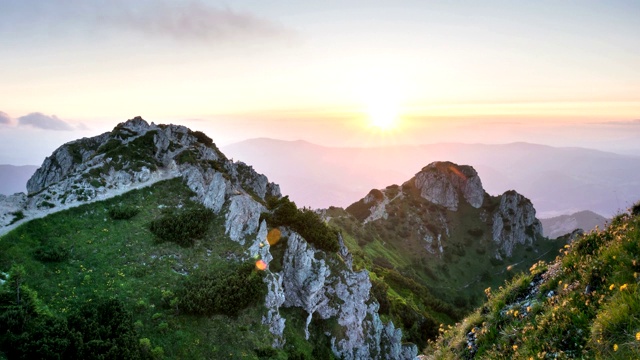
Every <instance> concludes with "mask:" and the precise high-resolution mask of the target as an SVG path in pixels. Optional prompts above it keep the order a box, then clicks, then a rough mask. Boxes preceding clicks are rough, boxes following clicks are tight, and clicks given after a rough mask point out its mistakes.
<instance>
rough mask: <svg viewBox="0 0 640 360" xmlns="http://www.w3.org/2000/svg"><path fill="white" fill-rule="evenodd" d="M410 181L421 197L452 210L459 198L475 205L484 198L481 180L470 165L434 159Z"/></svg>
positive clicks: (479, 204)
mask: <svg viewBox="0 0 640 360" xmlns="http://www.w3.org/2000/svg"><path fill="white" fill-rule="evenodd" d="M409 182H413V185H414V186H415V187H416V188H417V189H418V190H419V191H420V195H421V196H422V197H423V198H425V199H427V200H429V201H430V202H432V203H434V204H438V205H442V206H444V207H446V208H447V209H449V210H451V211H456V210H458V204H459V202H460V197H462V198H463V199H464V200H465V201H467V202H468V203H469V204H470V205H471V206H473V207H475V208H479V207H480V206H482V202H483V201H484V194H485V192H484V189H483V188H482V182H481V181H480V177H478V173H477V172H476V171H475V170H474V169H473V168H472V167H471V166H467V165H462V166H460V165H456V164H453V163H451V162H434V163H431V164H429V165H427V166H425V167H424V168H423V169H422V170H421V171H420V172H419V173H417V174H416V176H415V177H414V178H413V179H412V180H410V181H409Z"/></svg>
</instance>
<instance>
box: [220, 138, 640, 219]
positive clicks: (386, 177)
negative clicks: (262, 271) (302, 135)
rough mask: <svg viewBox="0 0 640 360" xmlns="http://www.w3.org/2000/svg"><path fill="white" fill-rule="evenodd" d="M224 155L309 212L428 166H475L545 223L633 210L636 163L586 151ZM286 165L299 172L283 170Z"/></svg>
mask: <svg viewBox="0 0 640 360" xmlns="http://www.w3.org/2000/svg"><path fill="white" fill-rule="evenodd" d="M223 150H224V151H225V153H226V154H228V155H229V156H233V157H237V158H241V159H244V160H245V161H248V162H250V163H251V164H253V165H254V166H255V167H256V168H257V169H258V170H259V171H261V172H263V173H265V174H269V176H270V177H271V178H272V180H274V181H276V182H277V183H278V184H280V185H281V186H282V187H283V189H284V190H285V191H286V193H288V194H290V195H291V198H292V199H293V200H295V201H296V202H297V203H299V204H301V205H305V206H311V207H314V208H326V207H328V206H331V205H334V206H342V207H346V206H348V205H349V204H351V202H352V199H355V198H357V197H359V196H361V194H363V193H365V192H366V191H368V190H369V189H372V188H375V189H380V188H384V187H385V186H387V185H389V184H399V183H401V182H402V181H404V180H406V179H408V178H410V177H411V176H413V174H414V172H415V169H420V168H421V167H422V166H424V165H425V164H428V163H431V162H434V161H452V162H454V163H458V164H467V165H471V166H473V167H474V169H476V171H478V173H479V174H480V177H481V178H482V180H483V184H484V186H485V190H486V191H487V192H488V193H489V194H492V195H495V194H501V193H503V192H505V191H506V190H509V189H517V190H518V192H519V193H521V194H523V195H525V196H526V197H527V198H529V199H531V201H532V202H533V203H534V204H535V205H536V210H537V211H538V214H539V215H541V216H543V217H552V216H557V215H561V214H570V213H574V212H576V211H581V210H587V209H588V210H591V211H595V212H597V213H599V214H604V215H605V216H612V215H613V214H615V213H616V212H617V211H620V210H622V209H626V208H627V207H628V206H629V205H631V204H630V203H628V202H627V201H628V199H636V198H640V190H639V189H640V180H638V179H640V157H638V156H626V155H619V154H613V153H608V152H603V151H597V150H591V149H584V148H562V147H551V146H544V145H536V144H527V143H513V144H504V145H483V144H456V143H442V144H430V145H416V146H392V147H372V148H339V147H325V146H319V145H314V144H310V143H307V142H304V141H280V140H273V139H254V140H247V141H244V142H240V143H237V144H232V145H228V146H225V147H224V148H223ZM354 164H357V165H354ZM289 166H291V167H293V168H296V169H297V170H298V171H296V172H295V173H292V172H290V171H287V168H288V167H289ZM372 174H375V175H372ZM353 179H358V181H353ZM307 184H308V185H309V186H307Z"/></svg>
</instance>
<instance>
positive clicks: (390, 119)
mask: <svg viewBox="0 0 640 360" xmlns="http://www.w3.org/2000/svg"><path fill="white" fill-rule="evenodd" d="M366 112H367V117H368V120H369V125H370V126H371V127H373V128H376V129H379V130H391V129H393V128H395V127H396V126H397V124H398V117H399V111H398V107H397V106H396V105H395V104H393V103H390V102H388V100H387V101H385V99H379V101H376V102H371V103H370V104H368V106H367V109H366Z"/></svg>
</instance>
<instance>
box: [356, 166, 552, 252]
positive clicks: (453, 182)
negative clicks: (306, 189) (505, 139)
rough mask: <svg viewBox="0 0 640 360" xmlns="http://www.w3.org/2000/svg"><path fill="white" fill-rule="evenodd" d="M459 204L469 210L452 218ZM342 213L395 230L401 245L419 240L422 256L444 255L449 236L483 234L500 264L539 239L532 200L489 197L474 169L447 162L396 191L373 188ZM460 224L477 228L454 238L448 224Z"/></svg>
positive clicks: (511, 195)
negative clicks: (403, 242) (489, 242)
mask: <svg viewBox="0 0 640 360" xmlns="http://www.w3.org/2000/svg"><path fill="white" fill-rule="evenodd" d="M463 205H464V206H465V209H469V207H471V208H473V210H465V212H464V214H461V215H457V213H459V212H460V208H461V207H462V206H463ZM475 209H477V210H475ZM346 211H347V212H349V213H350V214H351V215H353V216H354V217H355V218H356V219H357V220H359V221H360V222H362V223H363V224H366V223H371V222H373V223H379V224H378V225H380V226H383V227H385V228H387V229H394V230H395V231H396V232H397V233H398V234H400V238H401V239H402V241H408V240H407V239H411V238H413V239H418V240H419V241H421V242H422V244H423V248H424V249H425V250H426V252H427V253H429V254H431V255H435V256H438V257H443V256H445V255H446V249H447V247H448V245H451V243H452V240H455V239H452V238H451V237H452V236H457V237H458V238H460V237H468V236H476V237H478V240H481V239H484V237H483V236H484V235H483V234H487V237H486V239H487V240H488V241H491V240H492V241H493V243H494V244H495V249H494V250H495V257H496V258H499V259H502V258H504V257H510V256H511V255H512V254H513V249H514V246H516V244H520V245H530V244H532V243H533V242H534V241H535V240H536V239H538V238H539V237H541V236H542V226H541V224H540V221H539V220H538V219H536V211H535V209H534V208H533V205H532V204H531V201H529V200H528V199H527V198H525V197H524V196H522V195H520V194H518V193H517V192H515V191H507V192H505V193H504V194H503V195H501V196H499V197H492V196H490V195H489V194H487V193H486V192H485V191H484V189H483V188H482V182H481V180H480V177H479V176H478V173H477V172H476V171H475V170H474V169H473V167H471V166H467V165H457V164H454V163H451V162H434V163H431V164H429V165H427V166H425V167H424V168H422V170H421V171H420V172H418V173H417V174H416V175H415V176H414V177H413V178H411V179H410V180H408V181H407V182H405V183H404V184H403V185H402V186H401V187H399V186H397V185H392V186H389V187H387V188H386V189H382V190H377V189H373V190H371V191H370V192H369V194H367V196H365V197H364V198H363V199H361V200H360V201H358V202H356V203H354V204H352V205H350V206H349V207H347V208H346ZM461 217H464V218H461ZM472 217H475V218H477V219H472ZM465 222H468V223H474V222H475V223H476V224H477V223H478V222H479V223H481V224H482V226H480V227H478V226H477V225H476V226H475V227H474V228H470V229H468V230H467V231H465V232H463V233H462V234H460V233H458V234H455V235H454V234H453V233H452V231H451V227H450V224H451V223H457V224H458V228H460V225H463V226H462V227H464V223H465ZM473 234H476V235H473ZM385 240H386V239H385ZM403 246H404V245H403ZM449 248H451V246H449ZM458 252H459V253H460V250H458Z"/></svg>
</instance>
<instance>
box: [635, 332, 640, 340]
mask: <svg viewBox="0 0 640 360" xmlns="http://www.w3.org/2000/svg"><path fill="white" fill-rule="evenodd" d="M636 340H637V341H640V331H638V332H637V333H636Z"/></svg>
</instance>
